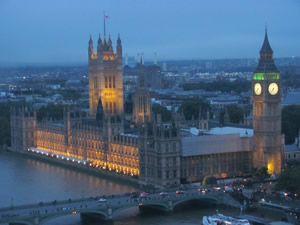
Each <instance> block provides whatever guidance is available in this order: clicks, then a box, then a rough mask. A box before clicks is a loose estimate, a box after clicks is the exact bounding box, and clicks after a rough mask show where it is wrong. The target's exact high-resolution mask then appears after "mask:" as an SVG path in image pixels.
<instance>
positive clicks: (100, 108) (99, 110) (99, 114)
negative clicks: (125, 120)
mask: <svg viewBox="0 0 300 225" xmlns="http://www.w3.org/2000/svg"><path fill="white" fill-rule="evenodd" d="M103 115H104V110H103V106H102V101H101V98H99V101H98V106H97V113H96V120H98V121H102V120H103Z"/></svg>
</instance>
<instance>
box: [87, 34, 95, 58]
mask: <svg viewBox="0 0 300 225" xmlns="http://www.w3.org/2000/svg"><path fill="white" fill-rule="evenodd" d="M88 51H89V56H91V55H92V54H93V53H94V43H93V40H92V35H90V40H89V49H88Z"/></svg>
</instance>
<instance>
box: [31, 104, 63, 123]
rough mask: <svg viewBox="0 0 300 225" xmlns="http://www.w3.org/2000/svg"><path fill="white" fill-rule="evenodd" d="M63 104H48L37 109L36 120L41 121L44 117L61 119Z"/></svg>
mask: <svg viewBox="0 0 300 225" xmlns="http://www.w3.org/2000/svg"><path fill="white" fill-rule="evenodd" d="M63 107H64V106H63V105H54V104H52V103H51V104H48V105H47V106H46V107H45V106H43V107H41V108H40V109H39V110H38V111H37V120H38V121H41V120H42V119H44V118H52V119H54V120H61V119H63Z"/></svg>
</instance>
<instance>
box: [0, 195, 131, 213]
mask: <svg viewBox="0 0 300 225" xmlns="http://www.w3.org/2000/svg"><path fill="white" fill-rule="evenodd" d="M131 194H132V193H125V194H116V195H99V196H91V197H86V198H75V199H72V198H70V199H64V200H54V201H46V202H39V203H31V204H24V205H14V206H8V207H2V208H0V212H3V211H11V210H18V209H27V208H40V207H45V206H53V205H64V204H68V203H78V202H86V201H91V200H98V199H99V198H101V197H104V198H106V199H112V198H118V197H125V196H130V195H131Z"/></svg>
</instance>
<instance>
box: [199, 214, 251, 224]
mask: <svg viewBox="0 0 300 225" xmlns="http://www.w3.org/2000/svg"><path fill="white" fill-rule="evenodd" d="M202 224H203V225H250V223H249V221H248V220H246V219H236V218H233V217H230V216H224V215H222V214H216V215H213V216H203V219H202Z"/></svg>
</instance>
